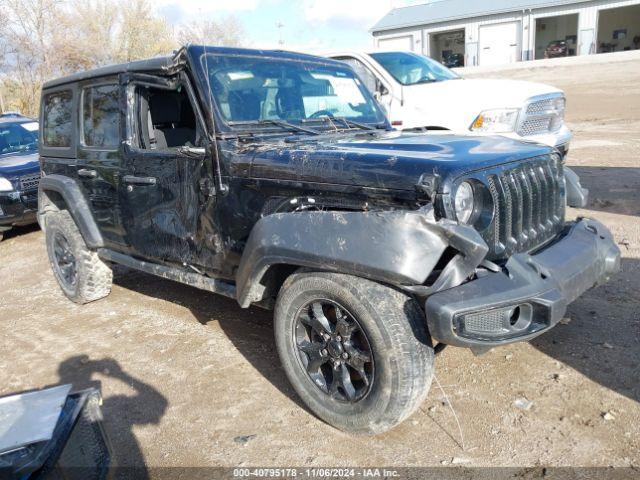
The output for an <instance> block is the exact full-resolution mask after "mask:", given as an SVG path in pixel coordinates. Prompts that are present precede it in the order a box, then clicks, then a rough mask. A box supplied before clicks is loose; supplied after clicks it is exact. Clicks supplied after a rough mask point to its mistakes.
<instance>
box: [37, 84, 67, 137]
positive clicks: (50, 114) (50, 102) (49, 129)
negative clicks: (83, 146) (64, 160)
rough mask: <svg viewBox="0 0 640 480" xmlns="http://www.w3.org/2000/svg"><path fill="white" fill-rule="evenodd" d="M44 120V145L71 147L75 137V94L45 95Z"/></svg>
mask: <svg viewBox="0 0 640 480" xmlns="http://www.w3.org/2000/svg"><path fill="white" fill-rule="evenodd" d="M42 118H43V127H42V131H43V135H42V136H43V138H42V141H43V143H44V145H45V146H47V147H65V148H68V147H70V146H71V139H72V136H73V92H72V91H71V90H63V91H60V92H55V93H50V94H48V95H45V97H44V102H43V116H42Z"/></svg>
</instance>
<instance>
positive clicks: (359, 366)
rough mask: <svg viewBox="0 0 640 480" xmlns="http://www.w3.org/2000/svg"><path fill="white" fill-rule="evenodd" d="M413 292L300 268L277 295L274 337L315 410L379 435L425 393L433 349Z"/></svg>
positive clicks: (285, 365) (289, 373)
mask: <svg viewBox="0 0 640 480" xmlns="http://www.w3.org/2000/svg"><path fill="white" fill-rule="evenodd" d="M425 323H426V322H425V319H424V315H423V313H422V312H421V310H420V308H419V307H418V304H417V303H416V302H415V301H414V300H413V299H412V298H411V297H409V296H407V295H405V294H404V293H401V292H399V291H397V290H394V289H392V288H389V287H385V286H383V285H380V284H377V283H374V282H371V281H369V280H364V279H362V278H358V277H352V276H349V275H340V274H331V273H296V274H294V275H292V276H290V277H289V278H288V279H287V281H286V282H285V284H284V285H283V287H282V289H281V290H280V294H279V295H278V301H277V303H276V309H275V336H276V344H277V348H278V353H279V355H280V360H281V362H282V365H283V368H284V370H285V372H286V374H287V377H288V378H289V380H290V381H291V383H292V384H293V387H294V389H295V390H296V392H297V393H298V395H299V396H300V397H301V398H302V400H303V401H304V402H305V403H306V404H307V405H308V406H309V408H310V409H311V410H312V411H313V412H314V413H315V414H316V415H318V417H320V418H321V419H323V420H324V421H326V422H327V423H329V424H331V425H333V426H335V427H336V428H339V429H341V430H345V431H349V432H353V433H363V434H376V433H381V432H384V431H386V430H388V429H390V428H392V427H394V426H395V425H397V424H398V423H400V422H402V421H403V420H404V419H405V418H407V417H408V416H409V415H410V414H411V413H413V411H414V410H415V409H416V408H417V407H418V406H419V405H420V403H421V402H422V401H423V400H424V399H425V397H426V396H427V393H428V391H429V387H430V385H431V378H432V374H433V357H434V355H433V348H432V346H431V340H430V338H429V336H428V334H427V329H426V325H425Z"/></svg>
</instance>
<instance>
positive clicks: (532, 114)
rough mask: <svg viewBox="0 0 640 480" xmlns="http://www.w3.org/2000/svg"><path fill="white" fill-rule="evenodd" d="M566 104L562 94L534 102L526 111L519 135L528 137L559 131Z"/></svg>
mask: <svg viewBox="0 0 640 480" xmlns="http://www.w3.org/2000/svg"><path fill="white" fill-rule="evenodd" d="M565 103H566V101H565V98H564V96H563V95H562V94H561V93H558V94H554V95H549V96H545V97H543V98H540V99H538V100H532V101H531V102H530V103H529V105H528V106H527V108H526V110H525V111H524V115H523V118H522V121H521V122H520V127H519V128H518V134H519V135H521V136H523V137H528V136H531V135H543V134H546V133H550V132H556V131H558V130H559V129H560V127H562V123H563V122H564V110H565Z"/></svg>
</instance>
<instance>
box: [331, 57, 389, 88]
mask: <svg viewBox="0 0 640 480" xmlns="http://www.w3.org/2000/svg"><path fill="white" fill-rule="evenodd" d="M340 61H342V62H344V63H346V64H347V65H349V66H350V67H351V68H353V69H354V70H355V71H356V73H357V74H358V76H359V77H360V78H361V79H362V81H363V83H364V86H365V87H367V90H369V91H370V92H371V93H372V94H375V93H376V92H377V90H378V85H379V83H380V82H379V80H378V79H377V78H376V76H375V75H374V74H373V73H371V70H369V69H368V68H367V66H366V65H365V64H364V63H362V62H361V61H360V60H358V59H355V58H353V57H344V58H340Z"/></svg>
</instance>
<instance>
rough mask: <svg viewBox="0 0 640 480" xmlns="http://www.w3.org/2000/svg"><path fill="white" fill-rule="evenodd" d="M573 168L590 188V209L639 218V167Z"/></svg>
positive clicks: (584, 184)
mask: <svg viewBox="0 0 640 480" xmlns="http://www.w3.org/2000/svg"><path fill="white" fill-rule="evenodd" d="M570 167H571V169H572V170H573V171H574V172H576V174H578V176H579V177H580V182H581V183H582V186H583V187H584V188H588V189H589V205H588V206H587V209H589V210H596V211H601V212H609V213H618V214H622V215H634V216H637V217H640V168H631V167H629V168H625V167H583V166H573V165H571V166H570Z"/></svg>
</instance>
